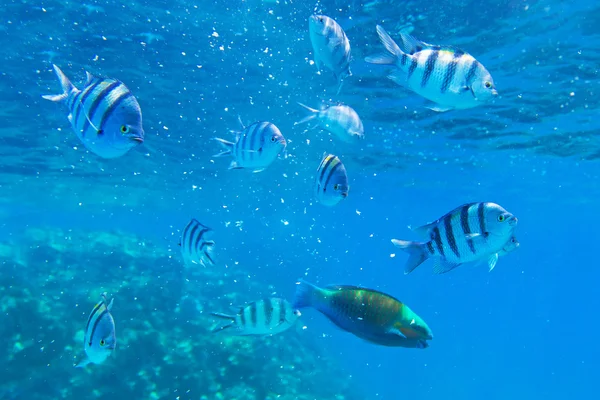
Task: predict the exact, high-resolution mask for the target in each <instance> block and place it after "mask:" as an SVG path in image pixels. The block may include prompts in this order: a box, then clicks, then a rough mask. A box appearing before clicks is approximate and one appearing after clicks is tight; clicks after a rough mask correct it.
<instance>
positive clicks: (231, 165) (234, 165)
mask: <svg viewBox="0 0 600 400" xmlns="http://www.w3.org/2000/svg"><path fill="white" fill-rule="evenodd" d="M243 168H244V167H240V166H239V165H238V163H237V162H236V161H232V162H231V164H229V169H243Z"/></svg>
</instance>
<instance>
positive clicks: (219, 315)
mask: <svg viewBox="0 0 600 400" xmlns="http://www.w3.org/2000/svg"><path fill="white" fill-rule="evenodd" d="M210 315H212V316H213V317H217V318H221V319H226V320H229V323H228V324H227V325H222V326H217V327H216V328H213V329H211V332H212V333H216V332H221V331H223V330H225V329H228V328H231V327H232V326H234V325H235V316H233V315H227V314H223V313H216V312H211V313H210Z"/></svg>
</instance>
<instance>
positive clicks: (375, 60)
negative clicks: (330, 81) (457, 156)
mask: <svg viewBox="0 0 600 400" xmlns="http://www.w3.org/2000/svg"><path fill="white" fill-rule="evenodd" d="M377 34H378V35H379V39H380V40H381V42H382V43H383V45H384V46H385V48H386V50H387V51H388V53H386V54H378V55H374V56H369V57H366V58H365V61H366V62H368V63H371V64H383V65H393V66H395V67H396V69H395V70H394V72H392V74H391V75H390V76H389V78H390V79H391V80H393V81H394V82H396V83H397V84H399V85H401V86H404V87H407V88H408V89H410V90H412V91H413V92H415V93H417V94H419V95H421V96H423V97H424V98H426V99H428V100H431V101H433V102H434V103H437V104H438V106H436V107H430V108H431V109H432V110H434V111H439V112H443V111H448V110H452V109H466V108H472V107H476V106H478V105H480V104H483V103H485V102H488V101H490V100H491V99H493V98H494V97H496V96H497V95H498V91H497V90H496V87H495V85H494V80H493V79H492V76H491V75H490V73H489V72H488V70H487V69H485V67H484V66H483V65H482V64H481V63H480V62H479V61H477V60H476V59H475V58H473V56H471V55H470V54H468V53H466V52H464V51H462V50H459V49H456V48H453V47H450V46H435V45H431V44H428V43H424V42H421V41H419V40H417V39H415V38H414V37H412V36H410V35H408V34H405V33H400V39H401V42H400V46H399V45H398V44H397V43H396V42H394V40H393V39H392V38H391V37H390V36H389V35H388V34H387V32H386V31H385V30H384V29H383V28H382V27H381V26H379V25H377Z"/></svg>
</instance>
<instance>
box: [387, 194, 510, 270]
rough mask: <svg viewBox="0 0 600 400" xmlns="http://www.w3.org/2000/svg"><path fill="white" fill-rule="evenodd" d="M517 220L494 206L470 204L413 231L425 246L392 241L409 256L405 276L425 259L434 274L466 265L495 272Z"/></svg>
mask: <svg viewBox="0 0 600 400" xmlns="http://www.w3.org/2000/svg"><path fill="white" fill-rule="evenodd" d="M517 222H518V220H517V217H515V216H514V215H513V214H511V213H509V212H508V211H506V210H505V209H504V208H502V207H501V206H499V205H498V204H495V203H469V204H464V205H462V206H460V207H457V208H455V209H454V210H452V211H450V212H449V213H447V214H446V215H444V216H443V217H441V218H440V219H438V220H437V221H434V222H432V223H430V224H427V225H425V226H422V227H419V228H417V229H415V231H416V232H418V233H420V234H422V235H426V236H427V237H428V238H429V239H430V240H429V241H428V242H409V241H405V240H398V239H392V243H393V244H394V245H395V246H397V247H399V248H401V249H402V250H404V251H406V252H408V253H409V255H410V256H409V259H408V261H407V262H406V267H405V271H404V273H405V274H408V273H410V272H412V271H413V270H414V269H415V268H417V267H418V266H419V265H420V264H421V263H422V262H423V261H425V260H427V259H428V258H433V259H434V268H433V272H434V273H436V274H443V273H445V272H448V271H451V270H453V269H454V268H456V267H458V266H459V265H462V264H464V263H469V262H478V261H483V260H485V261H487V263H488V266H489V267H490V270H491V269H493V268H494V266H495V265H496V262H497V261H498V253H500V252H501V251H502V250H503V249H504V248H505V246H506V245H507V243H508V241H509V240H511V238H512V237H513V236H514V235H513V231H514V229H515V227H516V226H517Z"/></svg>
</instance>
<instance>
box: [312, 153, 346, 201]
mask: <svg viewBox="0 0 600 400" xmlns="http://www.w3.org/2000/svg"><path fill="white" fill-rule="evenodd" d="M348 190H350V186H349V185H348V175H347V174H346V168H345V167H344V164H342V161H341V160H340V159H339V158H338V157H337V156H334V155H333V154H325V155H323V159H322V160H321V163H320V164H319V168H317V176H316V179H315V196H316V197H317V200H319V202H320V203H321V204H324V205H326V206H330V207H332V206H335V205H336V204H337V203H339V202H340V201H342V199H345V198H346V197H348Z"/></svg>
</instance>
